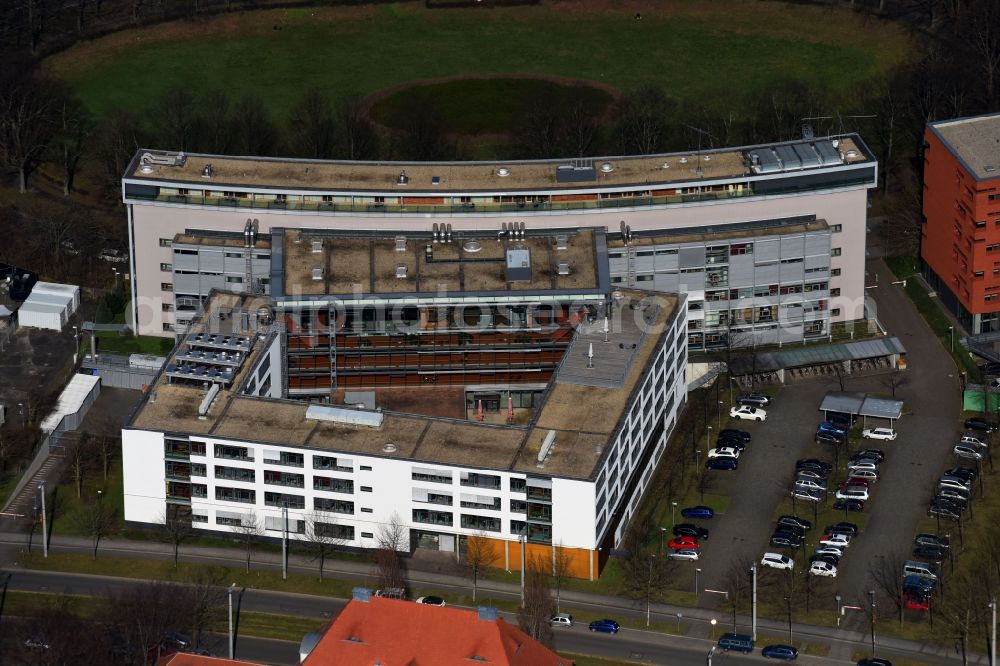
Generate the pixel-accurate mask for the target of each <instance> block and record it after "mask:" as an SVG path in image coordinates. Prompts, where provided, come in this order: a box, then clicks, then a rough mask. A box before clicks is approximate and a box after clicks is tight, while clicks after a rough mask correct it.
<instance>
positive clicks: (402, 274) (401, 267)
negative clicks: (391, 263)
mask: <svg viewBox="0 0 1000 666" xmlns="http://www.w3.org/2000/svg"><path fill="white" fill-rule="evenodd" d="M396 277H397V278H399V279H400V280H402V279H404V278H406V264H396Z"/></svg>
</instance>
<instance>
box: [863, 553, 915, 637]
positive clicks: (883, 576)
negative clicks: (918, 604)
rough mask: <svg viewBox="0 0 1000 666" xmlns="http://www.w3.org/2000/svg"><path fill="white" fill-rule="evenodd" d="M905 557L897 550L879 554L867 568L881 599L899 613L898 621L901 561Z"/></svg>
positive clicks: (900, 621) (901, 598) (900, 599)
mask: <svg viewBox="0 0 1000 666" xmlns="http://www.w3.org/2000/svg"><path fill="white" fill-rule="evenodd" d="M905 561H906V557H905V556H904V555H901V554H900V553H898V552H892V553H889V554H888V555H884V556H883V555H879V556H878V558H876V560H875V561H874V562H872V563H871V564H870V566H869V568H868V575H869V577H870V578H871V581H872V585H874V586H875V589H876V590H877V591H878V592H880V593H881V596H882V599H883V600H885V601H886V602H892V604H893V605H895V606H896V610H897V612H898V614H899V623H900V624H902V623H903V577H902V575H901V572H902V571H903V563H904V562H905Z"/></svg>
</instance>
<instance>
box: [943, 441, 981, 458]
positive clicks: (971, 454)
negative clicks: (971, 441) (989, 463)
mask: <svg viewBox="0 0 1000 666" xmlns="http://www.w3.org/2000/svg"><path fill="white" fill-rule="evenodd" d="M951 452H952V453H954V454H955V456H957V457H959V458H966V459H968V460H976V461H980V460H982V459H983V454H982V453H980V452H979V451H976V450H975V449H974V448H972V447H971V446H965V445H964V444H957V445H956V446H955V448H953V449H952V450H951Z"/></svg>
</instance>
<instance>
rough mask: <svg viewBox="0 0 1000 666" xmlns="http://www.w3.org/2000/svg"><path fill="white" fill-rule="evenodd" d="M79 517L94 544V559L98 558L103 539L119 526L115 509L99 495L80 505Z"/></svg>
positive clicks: (81, 524)
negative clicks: (98, 550) (98, 549)
mask: <svg viewBox="0 0 1000 666" xmlns="http://www.w3.org/2000/svg"><path fill="white" fill-rule="evenodd" d="M77 519H78V521H79V523H80V526H81V527H82V528H83V529H84V530H85V532H86V534H87V536H89V537H90V539H91V541H92V542H93V544H94V551H93V555H92V559H94V560H97V548H98V546H99V545H100V543H101V539H103V538H104V537H106V536H110V535H111V534H113V533H114V531H115V529H116V528H117V527H118V518H117V516H116V515H115V510H114V508H112V507H111V505H110V503H109V502H105V501H104V500H103V499H102V498H101V497H98V498H97V499H95V500H91V501H89V502H87V503H85V504H84V505H83V506H81V507H80V509H79V512H78V513H77Z"/></svg>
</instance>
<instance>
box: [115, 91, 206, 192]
mask: <svg viewBox="0 0 1000 666" xmlns="http://www.w3.org/2000/svg"><path fill="white" fill-rule="evenodd" d="M195 101H196V100H195V98H194V95H193V94H192V93H191V91H190V90H188V89H187V88H183V87H177V88H173V89H171V90H169V91H167V93H166V94H165V95H163V97H161V98H160V100H159V101H158V102H157V104H156V109H157V117H158V120H157V122H156V127H157V128H158V130H159V132H160V134H159V136H157V137H156V138H157V139H158V140H159V141H161V142H162V144H163V145H164V147H166V148H169V149H171V150H179V151H180V150H183V151H187V150H190V149H191V146H192V145H193V144H194V143H195V142H196V141H197V134H198V126H199V123H200V119H199V117H198V115H197V106H196V104H195ZM119 177H121V173H119Z"/></svg>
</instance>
